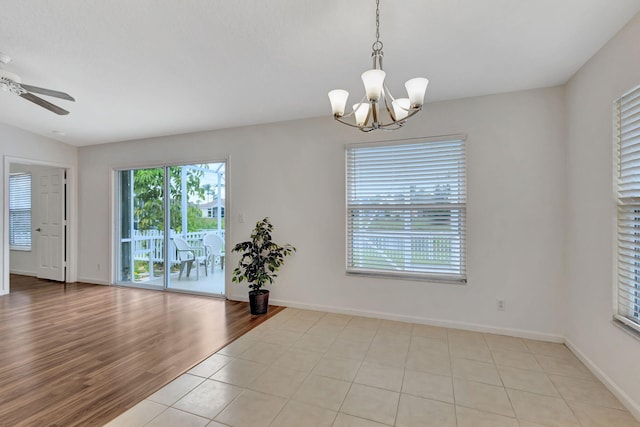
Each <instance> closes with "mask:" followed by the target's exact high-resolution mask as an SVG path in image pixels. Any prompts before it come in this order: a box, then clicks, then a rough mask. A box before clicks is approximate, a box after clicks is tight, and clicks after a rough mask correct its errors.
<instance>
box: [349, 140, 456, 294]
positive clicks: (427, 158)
mask: <svg viewBox="0 0 640 427" xmlns="http://www.w3.org/2000/svg"><path fill="white" fill-rule="evenodd" d="M346 192H347V272H348V273H361V274H375V275H391V276H401V277H406V278H417V279H431V280H444V281H458V282H465V281H466V271H465V222H466V221H465V218H466V168H465V139H464V137H452V138H437V139H422V140H420V141H409V142H408V141H402V142H385V143H376V144H355V145H351V146H348V147H347V191H346Z"/></svg>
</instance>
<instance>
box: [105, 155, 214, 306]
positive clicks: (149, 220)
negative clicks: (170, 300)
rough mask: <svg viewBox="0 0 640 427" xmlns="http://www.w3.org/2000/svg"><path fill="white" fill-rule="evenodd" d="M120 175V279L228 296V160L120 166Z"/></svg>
mask: <svg viewBox="0 0 640 427" xmlns="http://www.w3.org/2000/svg"><path fill="white" fill-rule="evenodd" d="M117 178H118V185H117V187H118V227H117V230H118V245H117V257H116V258H117V262H116V264H117V266H116V267H117V282H118V283H119V284H123V285H130V286H137V287H145V288H152V289H172V290H177V291H184V292H191V293H198V294H209V295H224V282H225V280H224V259H225V257H224V240H225V231H224V230H225V227H224V221H225V193H226V192H225V163H209V164H192V165H174V166H162V167H156V168H143V169H128V170H120V171H118V173H117ZM165 230H168V232H166V231H165Z"/></svg>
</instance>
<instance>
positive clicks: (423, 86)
mask: <svg viewBox="0 0 640 427" xmlns="http://www.w3.org/2000/svg"><path fill="white" fill-rule="evenodd" d="M382 46H383V45H382V42H381V41H380V0H376V41H375V42H374V43H373V45H372V46H371V48H372V50H373V52H372V53H371V57H372V58H373V69H371V70H367V71H365V72H364V73H362V82H363V83H364V89H365V92H366V94H365V96H364V97H363V98H362V100H361V101H360V102H359V103H358V104H354V105H353V111H351V112H350V113H348V114H347V115H345V114H344V111H345V107H346V105H347V98H348V97H349V92H347V91H346V90H342V89H335V90H332V91H330V92H329V100H330V101H331V110H332V111H333V118H334V119H336V120H337V121H339V122H340V123H343V124H345V125H348V126H352V127H356V128H358V129H360V130H361V131H363V132H371V131H372V130H376V129H383V130H396V129H399V128H400V127H402V126H403V125H404V124H405V123H406V122H407V119H409V118H410V117H412V116H414V115H415V114H416V113H417V112H418V111H420V110H422V104H423V103H424V94H425V92H426V91H427V85H428V84H429V80H427V79H425V78H422V77H418V78H414V79H410V80H407V82H406V83H405V84H404V86H405V87H406V88H407V94H408V96H409V97H408V98H394V97H393V95H391V91H389V88H388V87H387V83H386V82H385V76H386V73H385V72H384V71H383V70H382V56H383V55H384V54H383V52H382ZM382 104H384V108H381V105H382ZM381 110H382V111H381ZM351 116H355V124H354V123H352V122H350V121H347V120H345V119H347V118H349V117H351Z"/></svg>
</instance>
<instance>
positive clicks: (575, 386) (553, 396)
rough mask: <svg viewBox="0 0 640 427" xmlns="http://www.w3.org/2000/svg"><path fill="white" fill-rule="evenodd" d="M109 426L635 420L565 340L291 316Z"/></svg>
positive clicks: (606, 423) (532, 426)
mask: <svg viewBox="0 0 640 427" xmlns="http://www.w3.org/2000/svg"><path fill="white" fill-rule="evenodd" d="M108 426H109V427H117V426H125V427H137V426H158V427H160V426H180V427H190V426H194V427H195V426H212V427H213V426H238V427H244V426H251V427H253V426H256V427H258V426H265V427H266V426H270V427H289V426H291V427H306V426H318V427H319V426H333V427H383V426H399V427H400V426H402V427H405V426H420V427H426V426H436V427H448V426H452V427H456V426H458V427H484V426H486V427H502V426H505V427H518V426H519V427H540V426H582V427H595V426H601V427H615V426H620V427H626V426H634V427H640V423H638V422H636V421H635V420H634V419H633V417H632V416H631V415H630V413H629V412H627V411H626V410H625V409H624V407H623V406H622V405H621V404H620V402H619V401H618V400H617V399H616V398H615V397H614V396H613V395H612V394H611V393H610V392H609V391H608V390H607V389H606V388H605V387H604V386H603V385H602V384H601V383H600V382H599V381H598V380H597V379H596V378H595V377H594V376H593V375H592V374H591V373H590V372H589V370H588V369H587V368H585V366H584V365H583V364H582V363H581V362H580V361H579V360H578V359H577V358H576V357H575V356H574V355H573V354H572V353H571V351H569V350H568V349H567V347H565V346H564V345H562V344H554V343H547V342H542V341H532V340H524V339H519V338H512V337H506V336H500V335H490V334H482V333H477V332H467V331H461V330H455V329H446V328H438V327H432V326H425V325H416V324H409V323H401V322H392V321H386V320H378V319H370V318H363V317H352V316H344V315H338V314H330V313H321V312H315V311H306V310H297V309H291V308H288V309H286V310H284V311H282V312H281V313H280V314H278V315H277V316H274V317H273V318H272V319H269V320H268V321H267V322H265V323H264V324H262V325H260V326H258V327H257V328H255V329H253V330H252V331H251V332H249V333H248V334H246V335H244V336H243V337H241V338H240V339H238V340H236V341H235V342H233V343H231V344H230V345H228V346H227V347H225V348H223V349H221V350H220V351H219V352H217V353H216V354H214V355H212V356H211V357H209V358H208V359H207V360H205V361H203V362H202V363H200V364H199V365H197V366H196V367H194V368H193V369H191V370H190V371H189V372H187V373H185V374H184V375H182V376H180V377H179V378H177V379H176V380H174V381H173V382H171V383H169V384H168V385H166V386H165V387H164V388H162V389H160V390H159V391H157V392H156V393H154V394H152V395H151V396H149V397H148V398H147V399H146V400H144V401H143V402H141V403H139V404H138V405H136V406H134V407H133V408H131V409H130V410H129V411H127V412H125V413H124V414H122V415H121V416H120V417H118V418H116V419H115V420H113V421H112V422H111V423H109V424H108Z"/></svg>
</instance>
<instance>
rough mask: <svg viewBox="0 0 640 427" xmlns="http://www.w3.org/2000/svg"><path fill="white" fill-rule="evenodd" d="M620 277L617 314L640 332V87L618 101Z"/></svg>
mask: <svg viewBox="0 0 640 427" xmlns="http://www.w3.org/2000/svg"><path fill="white" fill-rule="evenodd" d="M615 117H616V119H615V121H616V123H615V127H614V129H615V133H616V142H617V144H616V145H617V160H618V167H617V187H618V188H617V193H618V194H617V199H618V227H617V229H618V245H617V246H618V249H617V251H618V280H617V282H618V283H617V295H618V298H617V301H616V306H617V309H616V313H615V317H616V318H617V319H618V320H620V321H621V322H623V323H625V324H626V325H627V326H631V327H632V328H635V329H637V330H639V331H640V87H637V88H636V89H634V90H632V91H631V92H629V93H627V94H626V95H624V96H622V98H620V99H618V100H617V101H616V102H615Z"/></svg>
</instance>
